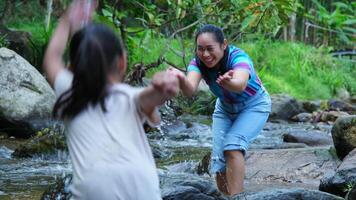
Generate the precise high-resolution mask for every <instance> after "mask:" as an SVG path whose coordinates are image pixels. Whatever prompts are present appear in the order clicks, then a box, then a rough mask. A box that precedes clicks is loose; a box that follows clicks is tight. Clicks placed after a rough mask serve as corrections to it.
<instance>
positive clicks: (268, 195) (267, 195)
mask: <svg viewBox="0 0 356 200" xmlns="http://www.w3.org/2000/svg"><path fill="white" fill-rule="evenodd" d="M231 199H232V200H295V199H298V200H320V199H323V200H343V199H344V198H341V197H338V196H335V195H332V194H328V193H326V192H321V191H318V190H308V189H301V188H293V189H272V190H264V191H260V192H255V193H242V194H240V195H237V196H235V197H233V198H231Z"/></svg>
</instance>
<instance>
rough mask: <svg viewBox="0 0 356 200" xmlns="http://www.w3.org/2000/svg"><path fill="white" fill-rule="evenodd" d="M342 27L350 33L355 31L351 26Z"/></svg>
mask: <svg viewBox="0 0 356 200" xmlns="http://www.w3.org/2000/svg"><path fill="white" fill-rule="evenodd" d="M342 29H343V30H345V31H349V32H351V33H356V29H355V28H352V27H343V28H342Z"/></svg>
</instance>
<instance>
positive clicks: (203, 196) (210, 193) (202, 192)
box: [160, 173, 225, 200]
mask: <svg viewBox="0 0 356 200" xmlns="http://www.w3.org/2000/svg"><path fill="white" fill-rule="evenodd" d="M160 182H161V188H162V198H163V200H180V199H184V200H197V199H199V200H224V199H225V198H224V197H223V196H222V194H221V193H220V192H219V191H218V190H217V188H216V187H215V184H214V183H213V181H211V180H206V179H204V178H201V177H199V176H197V175H194V174H179V173H178V174H174V173H169V174H165V175H161V176H160Z"/></svg>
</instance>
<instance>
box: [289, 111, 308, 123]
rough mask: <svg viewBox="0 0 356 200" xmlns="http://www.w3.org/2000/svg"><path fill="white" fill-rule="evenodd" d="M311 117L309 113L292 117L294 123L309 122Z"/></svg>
mask: <svg viewBox="0 0 356 200" xmlns="http://www.w3.org/2000/svg"><path fill="white" fill-rule="evenodd" d="M312 117H313V115H312V114H311V113H299V114H297V115H295V116H293V117H292V120H293V121H295V122H310V121H311V120H312Z"/></svg>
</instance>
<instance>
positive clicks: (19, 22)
mask: <svg viewBox="0 0 356 200" xmlns="http://www.w3.org/2000/svg"><path fill="white" fill-rule="evenodd" d="M29 11H34V12H29ZM35 11H36V12H35ZM37 11H38V12H37ZM13 12H14V13H16V14H14V16H12V17H11V18H9V19H8V20H7V21H8V22H7V24H6V26H7V28H9V29H11V30H15V31H24V32H28V33H30V35H31V37H30V38H29V43H28V47H29V48H30V50H31V55H30V58H27V59H28V61H29V62H30V63H31V64H32V65H33V66H34V67H36V68H37V69H38V70H40V71H41V66H42V60H43V56H44V52H45V49H46V46H47V44H48V42H49V39H50V37H51V35H52V31H53V28H54V26H53V24H54V23H55V22H54V21H53V20H52V22H51V23H50V27H49V29H48V30H46V27H45V26H46V24H45V12H44V10H43V9H42V8H41V7H40V5H39V4H38V2H34V1H33V2H32V1H31V2H28V3H23V4H22V3H18V4H16V7H15V10H14V11H13ZM0 41H1V39H0ZM0 44H1V42H0Z"/></svg>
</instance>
